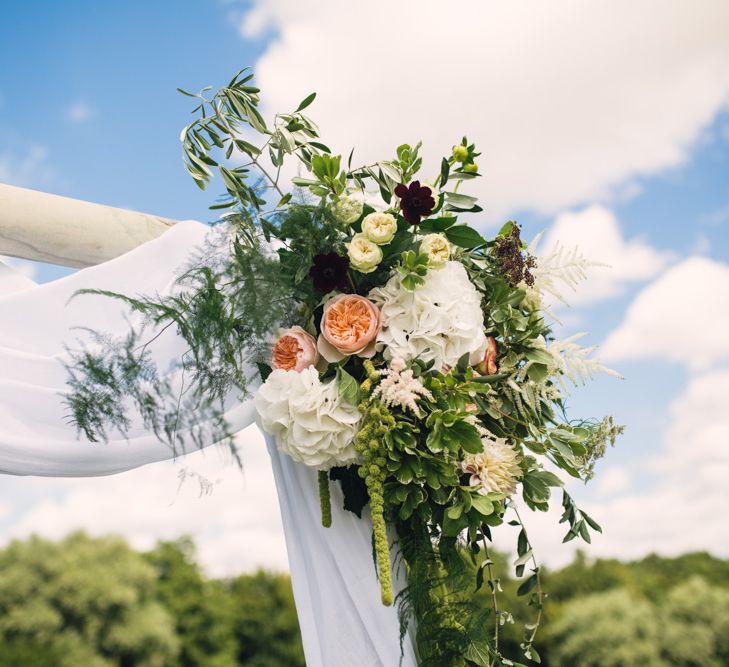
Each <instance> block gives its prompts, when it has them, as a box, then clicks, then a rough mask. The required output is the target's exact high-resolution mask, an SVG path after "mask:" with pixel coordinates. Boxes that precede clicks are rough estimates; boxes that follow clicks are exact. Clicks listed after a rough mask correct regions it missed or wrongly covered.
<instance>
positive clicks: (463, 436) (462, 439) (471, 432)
mask: <svg viewBox="0 0 729 667" xmlns="http://www.w3.org/2000/svg"><path fill="white" fill-rule="evenodd" d="M443 442H444V444H445V446H446V447H447V448H448V449H450V450H451V451H456V450H457V449H458V447H462V448H463V451H465V452H468V453H469V454H479V453H481V452H482V451H483V442H481V436H480V435H479V434H478V431H477V430H476V429H475V427H474V426H473V425H471V424H467V423H466V422H464V421H462V420H461V421H457V422H456V423H454V424H453V425H452V426H448V427H446V428H444V429H443Z"/></svg>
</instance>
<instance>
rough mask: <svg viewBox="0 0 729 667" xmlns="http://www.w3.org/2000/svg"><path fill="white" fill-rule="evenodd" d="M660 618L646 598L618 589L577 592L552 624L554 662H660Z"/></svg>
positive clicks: (575, 665)
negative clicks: (580, 594) (578, 594)
mask: <svg viewBox="0 0 729 667" xmlns="http://www.w3.org/2000/svg"><path fill="white" fill-rule="evenodd" d="M659 633H660V622H659V621H658V619H657V617H656V614H655V613H654V610H653V608H652V606H651V605H650V603H648V602H646V601H645V600H636V599H634V598H633V597H631V595H630V594H629V593H628V592H627V591H625V590H622V589H615V590H612V591H607V592H605V593H594V594H592V595H588V596H586V597H583V598H576V599H575V600H574V601H573V602H571V603H570V604H569V605H568V606H567V607H566V608H565V610H564V612H563V614H562V617H561V618H560V619H559V620H558V621H557V623H556V624H555V625H554V627H553V628H552V632H551V635H552V642H550V643H551V644H552V645H553V646H554V649H553V651H552V652H551V653H550V656H552V658H553V662H554V664H557V665H562V666H563V667H661V666H662V665H663V664H664V663H663V661H662V660H661V657H660V649H659Z"/></svg>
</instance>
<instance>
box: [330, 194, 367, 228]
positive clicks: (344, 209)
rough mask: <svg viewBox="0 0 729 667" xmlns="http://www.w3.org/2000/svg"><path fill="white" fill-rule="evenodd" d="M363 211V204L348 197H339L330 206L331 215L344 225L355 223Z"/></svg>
mask: <svg viewBox="0 0 729 667" xmlns="http://www.w3.org/2000/svg"><path fill="white" fill-rule="evenodd" d="M363 210H364V202H363V201H362V200H361V199H355V198H354V197H351V196H349V195H344V196H343V197H339V199H337V201H335V202H334V203H333V204H332V206H331V212H332V215H333V216H334V217H335V218H336V219H337V220H338V221H339V222H341V223H342V224H345V225H351V224H352V223H354V222H357V220H359V217H360V216H361V215H362V211H363Z"/></svg>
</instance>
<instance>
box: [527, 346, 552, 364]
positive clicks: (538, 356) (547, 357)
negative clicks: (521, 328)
mask: <svg viewBox="0 0 729 667" xmlns="http://www.w3.org/2000/svg"><path fill="white" fill-rule="evenodd" d="M526 358H527V359H529V361H534V362H536V363H539V364H546V365H547V366H549V365H550V364H553V363H554V357H553V356H552V355H551V354H549V352H547V351H546V350H542V349H540V348H538V347H533V348H532V349H531V350H527V353H526Z"/></svg>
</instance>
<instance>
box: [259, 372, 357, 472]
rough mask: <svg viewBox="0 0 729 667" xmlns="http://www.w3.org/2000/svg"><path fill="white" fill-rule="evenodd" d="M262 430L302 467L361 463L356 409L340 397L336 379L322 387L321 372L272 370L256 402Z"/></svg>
mask: <svg viewBox="0 0 729 667" xmlns="http://www.w3.org/2000/svg"><path fill="white" fill-rule="evenodd" d="M255 405H256V410H257V411H258V423H259V425H260V427H261V428H262V429H263V430H264V431H266V433H270V434H271V435H273V436H274V437H275V438H276V444H277V445H278V448H279V449H280V450H281V451H282V452H283V453H284V454H288V455H289V456H290V457H291V458H292V459H293V460H294V461H296V462H297V463H303V464H304V465H306V466H310V467H312V468H316V469H317V470H329V469H330V468H332V467H334V466H346V465H350V464H351V463H354V462H355V461H356V460H357V452H356V451H355V449H354V436H355V434H356V432H357V427H358V424H359V420H360V413H359V411H358V410H357V408H356V407H354V406H353V405H349V404H348V403H346V402H345V401H344V400H342V398H341V396H340V395H339V387H338V385H337V382H336V380H332V381H331V382H328V383H322V382H321V380H320V379H319V372H318V371H317V370H316V368H314V367H313V366H312V367H309V368H306V369H304V370H303V371H301V372H300V373H297V372H296V371H284V370H281V369H278V370H275V371H273V372H272V373H271V374H270V375H269V376H268V378H267V379H266V381H265V382H264V383H263V385H261V387H260V389H259V390H258V393H257V394H256V398H255Z"/></svg>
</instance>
